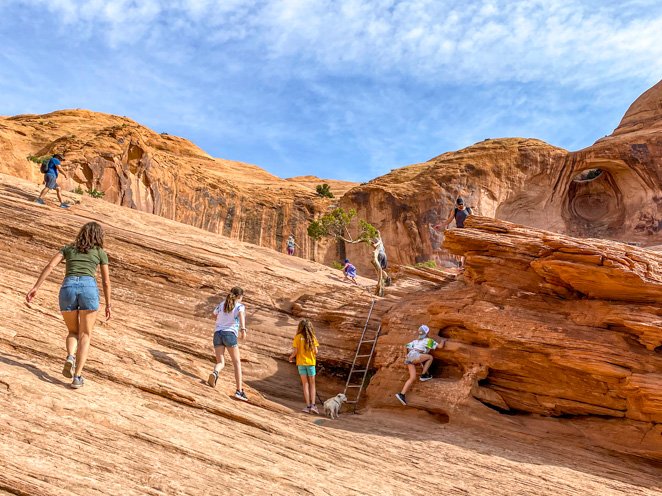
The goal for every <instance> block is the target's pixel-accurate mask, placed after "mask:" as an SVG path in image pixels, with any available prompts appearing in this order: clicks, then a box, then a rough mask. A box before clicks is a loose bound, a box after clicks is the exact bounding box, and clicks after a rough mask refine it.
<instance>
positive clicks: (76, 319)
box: [62, 310, 99, 376]
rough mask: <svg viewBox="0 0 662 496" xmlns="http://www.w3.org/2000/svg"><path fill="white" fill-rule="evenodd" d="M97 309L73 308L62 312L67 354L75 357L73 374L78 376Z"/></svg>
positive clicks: (86, 351)
mask: <svg viewBox="0 0 662 496" xmlns="http://www.w3.org/2000/svg"><path fill="white" fill-rule="evenodd" d="M98 313H99V312H98V311H97V310H74V311H72V312H62V318H63V319H64V323H65V324H67V329H68V330H69V334H68V335H67V355H74V356H75V357H76V371H75V372H74V374H75V375H78V376H80V375H81V372H82V371H83V367H84V366H85V361H86V360H87V353H88V351H89V350H90V338H91V337H92V329H93V328H94V324H95V323H96V321H97V314H98Z"/></svg>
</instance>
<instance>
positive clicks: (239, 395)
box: [234, 389, 248, 401]
mask: <svg viewBox="0 0 662 496" xmlns="http://www.w3.org/2000/svg"><path fill="white" fill-rule="evenodd" d="M234 397H235V398H237V399H238V400H241V401H248V398H246V395H245V394H244V390H243V389H242V390H241V391H239V390H238V389H237V390H236V391H235V392H234Z"/></svg>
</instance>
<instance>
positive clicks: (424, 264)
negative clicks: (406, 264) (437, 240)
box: [416, 260, 437, 269]
mask: <svg viewBox="0 0 662 496" xmlns="http://www.w3.org/2000/svg"><path fill="white" fill-rule="evenodd" d="M416 267H429V268H430V269H436V268H437V262H435V261H434V260H428V261H427V262H419V263H417V264H416Z"/></svg>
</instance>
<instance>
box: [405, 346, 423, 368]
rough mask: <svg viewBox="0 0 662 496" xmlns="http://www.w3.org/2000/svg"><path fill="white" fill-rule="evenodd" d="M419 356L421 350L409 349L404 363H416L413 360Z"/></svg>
mask: <svg viewBox="0 0 662 496" xmlns="http://www.w3.org/2000/svg"><path fill="white" fill-rule="evenodd" d="M420 357H421V352H420V351H418V350H411V351H410V352H409V353H407V356H406V357H405V363H406V364H407V365H416V364H415V363H414V362H415V361H416V360H418V359H419V358H420Z"/></svg>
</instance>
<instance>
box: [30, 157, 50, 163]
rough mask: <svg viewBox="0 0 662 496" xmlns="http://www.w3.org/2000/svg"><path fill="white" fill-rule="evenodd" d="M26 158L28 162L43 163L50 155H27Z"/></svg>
mask: <svg viewBox="0 0 662 496" xmlns="http://www.w3.org/2000/svg"><path fill="white" fill-rule="evenodd" d="M26 158H27V159H28V160H29V161H30V162H34V163H36V164H43V163H44V162H48V161H49V160H50V159H51V158H52V157H51V156H50V155H46V156H45V157H35V156H34V155H28V156H27V157H26Z"/></svg>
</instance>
